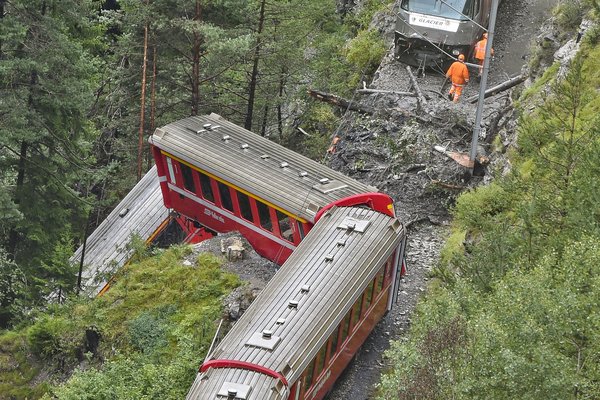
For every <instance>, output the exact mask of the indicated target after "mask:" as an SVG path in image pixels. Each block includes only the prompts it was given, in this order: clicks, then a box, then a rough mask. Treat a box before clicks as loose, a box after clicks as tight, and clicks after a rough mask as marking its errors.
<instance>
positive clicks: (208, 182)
mask: <svg viewBox="0 0 600 400" xmlns="http://www.w3.org/2000/svg"><path fill="white" fill-rule="evenodd" d="M198 179H199V180H200V193H201V195H202V198H203V199H204V200H206V201H209V202H211V203H213V204H216V203H215V192H214V188H213V187H212V181H213V179H212V178H211V177H210V176H208V175H206V174H205V173H204V172H200V171H198Z"/></svg>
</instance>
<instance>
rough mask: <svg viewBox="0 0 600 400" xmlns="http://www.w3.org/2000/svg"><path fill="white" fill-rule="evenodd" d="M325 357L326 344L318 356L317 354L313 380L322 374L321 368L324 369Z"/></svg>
mask: <svg viewBox="0 0 600 400" xmlns="http://www.w3.org/2000/svg"><path fill="white" fill-rule="evenodd" d="M325 356H327V342H325V344H323V347H321V350H319V354H317V365H316V369H315V378H318V377H319V375H321V372H323V368H325Z"/></svg>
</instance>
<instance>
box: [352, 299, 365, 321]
mask: <svg viewBox="0 0 600 400" xmlns="http://www.w3.org/2000/svg"><path fill="white" fill-rule="evenodd" d="M362 301H363V296H360V297H359V298H358V299H356V303H354V305H353V306H352V326H353V329H356V326H357V325H358V320H359V319H360V309H361V306H362Z"/></svg>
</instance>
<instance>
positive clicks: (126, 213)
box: [70, 165, 169, 296]
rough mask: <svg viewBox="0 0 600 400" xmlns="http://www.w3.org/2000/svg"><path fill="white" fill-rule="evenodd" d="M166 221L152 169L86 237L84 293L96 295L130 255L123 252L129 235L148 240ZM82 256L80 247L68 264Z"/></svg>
mask: <svg viewBox="0 0 600 400" xmlns="http://www.w3.org/2000/svg"><path fill="white" fill-rule="evenodd" d="M168 217H169V210H168V209H166V208H165V206H164V203H163V198H162V193H161V191H160V183H159V181H158V174H157V172H156V165H155V166H153V167H152V168H151V169H150V170H149V171H148V172H147V173H146V174H145V175H144V176H143V177H142V179H140V181H139V182H138V183H137V184H136V185H135V186H134V187H133V189H131V190H130V191H129V193H128V194H127V196H125V198H124V199H123V200H121V202H120V203H119V204H118V205H117V206H116V207H115V208H114V209H113V211H112V212H111V213H110V214H109V215H108V216H107V217H106V218H105V219H104V221H102V223H101V224H100V225H98V227H97V228H96V229H95V230H94V232H92V234H91V235H90V236H88V238H87V240H86V246H85V256H84V260H83V270H82V276H81V283H82V287H83V288H84V291H85V292H86V293H88V294H90V295H91V296H95V295H97V294H98V292H100V290H102V288H103V287H104V286H105V285H106V283H107V281H108V279H110V277H111V276H112V275H114V273H115V271H117V270H118V269H119V268H120V267H122V266H123V264H125V263H126V262H127V261H128V260H129V257H130V256H131V254H132V253H133V252H134V249H128V248H127V244H129V242H130V240H131V237H132V235H134V234H135V235H138V236H139V237H140V238H141V239H142V240H148V239H149V238H150V237H151V236H152V235H153V234H154V233H155V232H156V231H157V229H159V228H160V226H161V225H162V223H163V222H164V221H165V220H166V219H167V218H168ZM82 252H83V245H82V246H80V247H79V248H78V249H77V251H75V254H73V256H72V257H71V259H70V262H71V264H77V263H79V262H81V255H82Z"/></svg>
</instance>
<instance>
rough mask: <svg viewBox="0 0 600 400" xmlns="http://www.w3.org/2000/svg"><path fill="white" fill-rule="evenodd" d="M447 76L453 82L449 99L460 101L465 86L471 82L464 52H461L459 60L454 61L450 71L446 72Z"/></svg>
mask: <svg viewBox="0 0 600 400" xmlns="http://www.w3.org/2000/svg"><path fill="white" fill-rule="evenodd" d="M446 78H450V81H451V82H452V87H451V88H450V92H449V93H448V99H450V100H452V101H454V102H455V103H458V99H459V98H460V95H461V94H462V91H463V87H465V85H466V84H467V83H469V70H468V69H467V66H466V65H465V56H464V55H463V54H459V55H458V61H454V62H453V63H452V65H451V66H450V68H449V69H448V72H446Z"/></svg>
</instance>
